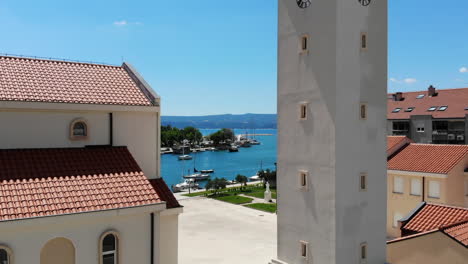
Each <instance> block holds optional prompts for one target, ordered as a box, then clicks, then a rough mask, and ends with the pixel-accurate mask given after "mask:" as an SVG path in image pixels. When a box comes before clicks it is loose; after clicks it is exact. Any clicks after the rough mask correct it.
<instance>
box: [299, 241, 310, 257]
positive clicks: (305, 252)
mask: <svg viewBox="0 0 468 264" xmlns="http://www.w3.org/2000/svg"><path fill="white" fill-rule="evenodd" d="M299 242H300V246H301V248H300V251H301V252H300V253H301V257H302V258H303V259H308V258H309V243H308V242H305V241H299Z"/></svg>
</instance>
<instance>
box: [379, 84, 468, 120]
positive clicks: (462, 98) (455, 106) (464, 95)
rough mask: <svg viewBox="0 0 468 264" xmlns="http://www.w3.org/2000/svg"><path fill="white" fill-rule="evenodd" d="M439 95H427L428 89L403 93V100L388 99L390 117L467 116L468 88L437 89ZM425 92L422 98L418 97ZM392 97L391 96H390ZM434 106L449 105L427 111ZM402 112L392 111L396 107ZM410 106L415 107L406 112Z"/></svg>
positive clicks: (388, 114)
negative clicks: (445, 108)
mask: <svg viewBox="0 0 468 264" xmlns="http://www.w3.org/2000/svg"><path fill="white" fill-rule="evenodd" d="M437 93H438V94H437V96H433V97H430V96H427V94H428V93H427V91H419V92H407V93H403V97H404V100H403V101H395V100H393V99H388V104H387V118H388V119H409V118H410V116H412V115H432V117H434V118H465V115H466V114H468V110H465V108H467V107H468V88H459V89H443V90H439V89H438V90H437ZM420 94H424V97H423V98H422V99H417V98H416V97H417V96H418V95H420ZM389 97H390V96H389ZM432 106H448V108H447V110H445V111H437V110H436V111H432V112H430V111H427V110H428V109H429V108H430V107H432ZM397 107H398V108H401V110H400V112H398V113H392V111H393V110H394V109H395V108H397ZM408 107H415V108H414V110H413V111H411V112H405V110H406V109H408Z"/></svg>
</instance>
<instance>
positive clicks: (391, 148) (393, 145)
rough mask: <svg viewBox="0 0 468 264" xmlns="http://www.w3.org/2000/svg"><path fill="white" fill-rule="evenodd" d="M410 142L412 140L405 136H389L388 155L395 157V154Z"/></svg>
mask: <svg viewBox="0 0 468 264" xmlns="http://www.w3.org/2000/svg"><path fill="white" fill-rule="evenodd" d="M410 142H411V139H409V138H407V137H405V136H387V155H388V156H391V155H393V154H394V153H395V152H397V151H398V150H400V149H401V148H402V147H403V146H405V145H406V144H409V143H410Z"/></svg>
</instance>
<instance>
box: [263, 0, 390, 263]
mask: <svg viewBox="0 0 468 264" xmlns="http://www.w3.org/2000/svg"><path fill="white" fill-rule="evenodd" d="M278 30H279V33H278V34H279V46H278V50H279V51H278V115H279V117H278V129H279V131H278V134H279V137H278V183H277V184H278V256H277V259H276V260H273V261H272V263H287V264H303V263H310V264H362V263H368V264H374V263H376V264H383V263H385V255H386V254H385V246H386V244H385V240H386V236H385V226H386V197H387V196H386V160H387V156H386V131H385V122H386V96H387V92H386V88H387V0H279V29H278Z"/></svg>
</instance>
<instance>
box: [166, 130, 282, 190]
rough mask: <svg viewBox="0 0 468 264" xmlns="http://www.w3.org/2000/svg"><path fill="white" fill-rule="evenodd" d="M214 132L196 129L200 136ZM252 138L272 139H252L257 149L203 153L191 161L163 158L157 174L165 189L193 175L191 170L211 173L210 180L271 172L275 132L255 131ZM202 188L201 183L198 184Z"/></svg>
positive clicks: (252, 147) (274, 157)
mask: <svg viewBox="0 0 468 264" xmlns="http://www.w3.org/2000/svg"><path fill="white" fill-rule="evenodd" d="M216 131H218V129H200V132H202V134H203V135H209V134H211V133H214V132H216ZM246 132H248V133H249V134H252V133H254V131H253V130H249V131H246V130H245V129H234V133H235V134H236V135H237V134H245V133H246ZM255 133H256V134H272V136H255V137H253V136H252V138H255V139H257V140H258V141H260V142H261V144H260V145H252V146H251V147H250V148H239V152H229V151H205V152H197V153H190V155H191V156H192V157H193V159H192V160H185V161H181V160H179V159H178V156H179V155H174V154H165V155H162V156H161V173H162V177H163V178H164V180H165V182H166V183H167V185H168V186H169V187H170V186H171V185H173V184H177V183H179V182H181V181H183V178H182V176H183V175H188V174H193V173H194V171H193V169H194V168H196V169H197V170H209V169H214V170H215V173H212V174H211V178H212V179H214V178H216V177H218V178H225V179H227V180H234V179H235V178H236V176H237V175H238V174H241V175H244V176H247V177H251V176H254V175H255V174H257V172H258V171H259V170H260V168H262V169H264V170H265V169H271V170H274V169H275V163H276V134H277V133H276V129H256V130H255ZM199 184H200V186H201V187H203V186H205V182H203V181H201V182H199Z"/></svg>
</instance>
